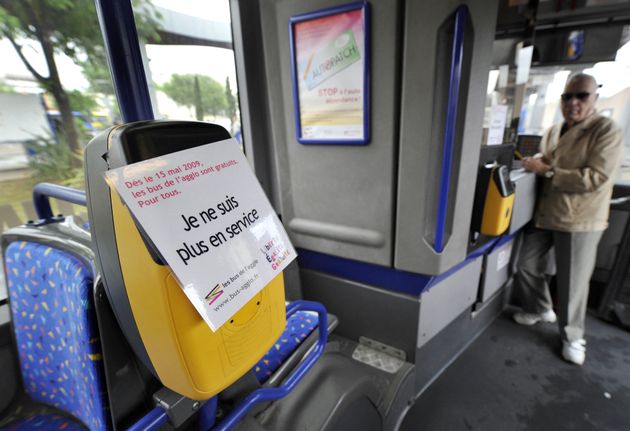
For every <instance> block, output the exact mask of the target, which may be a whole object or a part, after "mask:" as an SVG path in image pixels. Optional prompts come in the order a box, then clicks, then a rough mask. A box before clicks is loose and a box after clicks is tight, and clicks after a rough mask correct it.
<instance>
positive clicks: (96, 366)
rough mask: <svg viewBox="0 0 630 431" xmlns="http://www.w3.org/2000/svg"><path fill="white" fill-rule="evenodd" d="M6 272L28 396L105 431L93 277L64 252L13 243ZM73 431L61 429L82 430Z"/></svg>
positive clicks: (105, 416) (39, 245)
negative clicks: (93, 297)
mask: <svg viewBox="0 0 630 431" xmlns="http://www.w3.org/2000/svg"><path fill="white" fill-rule="evenodd" d="M5 268H6V272H7V282H8V288H9V298H10V305H11V313H12V315H13V325H14V329H15V333H16V334H15V336H16V342H17V348H18V355H19V360H20V369H21V372H22V379H23V382H24V389H25V391H26V393H27V394H28V395H29V396H30V397H31V398H32V399H33V400H35V401H38V402H41V403H45V404H48V405H52V406H54V407H56V408H58V409H60V410H63V411H65V412H67V413H69V414H70V415H72V416H74V417H76V418H77V419H79V420H80V421H81V422H82V423H83V424H85V425H87V427H88V428H89V429H90V430H92V431H100V430H105V429H107V415H106V412H105V402H104V400H105V396H104V391H103V388H104V384H103V382H104V380H103V369H102V361H101V353H100V343H99V338H98V327H97V325H96V316H95V312H94V305H93V299H92V271H91V270H90V269H89V267H87V266H86V265H85V264H84V263H82V262H81V261H80V260H78V259H76V258H75V257H73V256H72V255H70V254H68V253H66V252H63V251H61V250H58V249H55V248H51V247H48V246H45V245H42V244H37V243H31V242H14V243H11V244H10V245H9V246H8V247H7V249H6V251H5ZM42 417H44V418H48V419H50V418H51V417H52V416H40V418H42ZM36 418H37V417H36ZM36 418H31V419H28V420H29V421H31V422H29V423H31V424H32V423H34V422H32V421H35V420H37V419H36ZM62 419H64V418H61V419H60V420H62ZM65 420H66V422H67V419H65ZM37 423H40V422H37ZM42 423H43V422H42ZM68 423H70V422H68ZM16 425H17V424H16ZM62 426H64V425H63V424H61V425H60V427H62ZM68 427H69V425H66V426H65V427H64V428H59V429H77V428H68ZM9 429H11V428H9ZM45 429H57V428H49V427H48V426H45Z"/></svg>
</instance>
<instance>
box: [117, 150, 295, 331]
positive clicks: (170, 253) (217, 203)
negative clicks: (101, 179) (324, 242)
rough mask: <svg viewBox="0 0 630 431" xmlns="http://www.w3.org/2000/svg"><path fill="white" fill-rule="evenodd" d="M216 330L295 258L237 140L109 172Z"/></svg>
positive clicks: (125, 199) (146, 230)
mask: <svg viewBox="0 0 630 431" xmlns="http://www.w3.org/2000/svg"><path fill="white" fill-rule="evenodd" d="M106 180H107V183H108V184H109V186H110V187H112V188H113V189H115V190H116V191H117V192H118V194H119V195H120V197H121V198H122V200H123V202H124V203H125V205H126V206H127V208H128V209H129V210H130V211H131V213H132V214H133V216H134V217H135V219H136V220H137V222H138V223H140V225H141V226H142V228H143V229H144V231H145V232H146V234H147V235H148V236H149V238H151V241H152V242H153V243H154V244H155V246H156V247H157V248H158V250H159V251H160V254H161V255H162V256H163V257H164V259H166V262H167V263H168V265H169V266H170V268H171V270H172V271H173V273H174V275H175V277H176V278H177V280H178V282H179V284H180V286H181V287H182V289H183V290H184V293H185V294H186V296H187V297H188V299H189V300H190V301H191V302H192V304H193V305H194V306H195V308H196V309H197V311H198V312H199V314H200V315H201V316H202V317H203V319H204V320H205V321H206V323H207V324H208V325H209V326H210V328H211V329H212V330H213V331H216V330H217V329H218V328H220V327H221V325H223V324H224V323H225V322H226V321H227V320H229V319H230V318H231V317H232V316H233V315H234V314H235V313H236V312H237V311H238V310H239V309H240V308H241V307H243V306H244V305H245V304H246V303H247V301H249V300H250V299H251V298H252V297H253V296H254V295H256V294H257V293H258V292H259V291H260V290H261V289H262V288H263V287H265V286H266V285H267V284H268V283H269V282H270V281H271V280H272V279H273V278H274V277H275V276H276V275H278V274H280V273H281V272H282V270H284V268H285V267H286V266H287V265H288V264H289V263H290V262H291V261H292V260H293V259H295V257H296V252H295V250H294V249H293V246H292V245H291V243H290V242H289V238H288V236H287V234H286V232H285V230H284V228H283V227H282V224H281V223H280V220H278V217H277V216H276V213H275V211H274V210H273V208H272V207H271V204H270V203H269V201H268V200H267V197H266V196H265V194H264V192H263V190H262V188H261V187H260V184H259V183H258V180H257V179H256V177H255V176H254V173H253V172H252V170H251V168H250V167H249V164H248V162H247V159H245V156H244V155H243V153H242V152H241V150H240V149H239V145H238V143H237V142H236V141H235V140H234V139H227V140H224V141H220V142H214V143H212V144H208V145H203V146H200V147H196V148H191V149H188V150H184V151H179V152H176V153H171V154H167V155H165V156H161V157H156V158H154V159H149V160H144V161H142V162H139V163H134V164H131V165H128V166H123V167H121V168H118V169H113V170H111V171H108V172H107V173H106Z"/></svg>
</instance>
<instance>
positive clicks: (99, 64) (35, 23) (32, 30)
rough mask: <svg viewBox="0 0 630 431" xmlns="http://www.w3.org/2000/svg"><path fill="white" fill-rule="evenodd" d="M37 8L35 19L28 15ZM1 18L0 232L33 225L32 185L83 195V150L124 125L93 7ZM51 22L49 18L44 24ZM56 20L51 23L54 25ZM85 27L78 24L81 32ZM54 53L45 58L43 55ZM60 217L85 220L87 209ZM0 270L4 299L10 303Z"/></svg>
mask: <svg viewBox="0 0 630 431" xmlns="http://www.w3.org/2000/svg"><path fill="white" fill-rule="evenodd" d="M32 7H36V8H39V9H41V10H38V11H37V13H30V12H31V11H29V10H28V8H32ZM2 12H3V14H2V15H1V16H0V29H2V32H0V34H2V35H3V37H2V38H0V58H2V61H1V62H0V189H1V190H2V193H1V194H0V229H1V230H2V232H4V231H5V230H7V229H8V228H10V227H13V226H16V225H19V224H22V223H24V222H26V221H27V220H31V219H34V218H35V217H36V216H35V211H34V209H33V205H32V203H31V192H32V188H33V185H34V184H35V183H38V182H43V181H47V182H51V183H56V184H62V185H66V186H71V187H76V188H80V189H82V188H83V187H84V185H83V166H82V165H83V156H82V152H83V148H84V146H85V145H86V144H87V142H88V141H89V140H90V139H91V138H92V137H93V136H94V135H95V134H97V133H98V132H99V131H100V130H102V129H104V128H106V127H108V126H109V125H111V124H112V123H115V122H118V121H120V114H119V109H118V106H117V102H116V98H115V96H114V89H113V86H112V83H111V78H110V75H109V69H108V67H107V62H106V59H105V51H104V48H103V39H102V37H101V34H100V32H99V31H98V29H99V28H100V27H99V24H98V21H97V15H96V10H95V8H94V2H90V1H84V2H81V6H80V7H77V6H76V5H74V4H71V3H67V2H50V1H45V2H35V3H33V2H11V3H7V4H3V5H2ZM42 16H45V17H47V18H50V19H46V20H39V19H38V18H37V17H42ZM51 17H52V18H51ZM79 23H80V25H79ZM51 52H53V53H54V55H52V56H47V55H45V53H51ZM52 205H53V210H54V211H55V212H56V213H63V214H65V215H68V214H75V215H78V216H81V217H83V218H84V219H87V210H86V209H85V208H82V207H78V206H74V205H70V204H63V203H58V202H54V201H53V202H52ZM3 274H4V272H3V271H0V278H1V279H0V299H4V298H6V288H5V286H4V285H5V283H4V278H3V277H4V275H3Z"/></svg>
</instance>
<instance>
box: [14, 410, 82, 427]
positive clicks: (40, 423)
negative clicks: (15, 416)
mask: <svg viewBox="0 0 630 431" xmlns="http://www.w3.org/2000/svg"><path fill="white" fill-rule="evenodd" d="M2 430H3V431H26V430H42V431H85V430H86V428H85V426H84V425H82V424H79V423H77V422H73V421H72V420H71V419H68V418H67V417H65V416H60V415H54V414H51V415H39V416H33V417H31V418H28V419H24V420H21V421H19V422H14V423H12V424H11V425H9V426H7V427H6V428H2Z"/></svg>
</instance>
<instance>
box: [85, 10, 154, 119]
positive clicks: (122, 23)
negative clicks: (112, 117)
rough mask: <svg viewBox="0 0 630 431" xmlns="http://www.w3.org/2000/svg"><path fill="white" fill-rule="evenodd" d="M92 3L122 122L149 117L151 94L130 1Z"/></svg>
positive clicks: (151, 113) (151, 114)
mask: <svg viewBox="0 0 630 431" xmlns="http://www.w3.org/2000/svg"><path fill="white" fill-rule="evenodd" d="M95 3H96V11H97V12H98V20H99V22H100V24H101V31H102V32H103V39H104V41H105V49H106V50H107V58H108V60H109V67H110V69H111V72H112V78H113V81H114V90H115V91H116V98H117V99H118V104H119V105H120V112H121V115H122V119H123V121H124V122H125V123H130V122H132V121H140V120H152V119H153V109H152V107H151V96H150V94H149V86H148V84H147V78H146V76H145V74H144V67H143V63H142V53H141V52H140V45H139V43H138V32H137V31H136V23H135V21H134V17H133V9H132V7H131V1H129V0H125V1H118V0H117V1H112V0H96V2H95Z"/></svg>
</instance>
